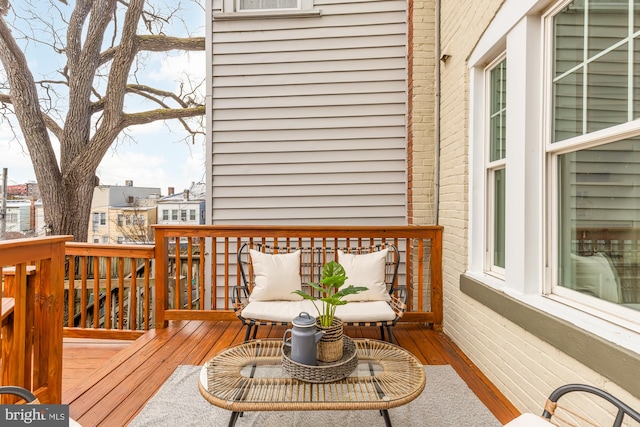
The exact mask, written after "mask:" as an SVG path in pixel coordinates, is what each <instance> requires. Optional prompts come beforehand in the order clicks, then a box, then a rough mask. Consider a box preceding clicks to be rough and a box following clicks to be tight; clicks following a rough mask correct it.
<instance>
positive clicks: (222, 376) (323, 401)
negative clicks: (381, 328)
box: [198, 339, 425, 426]
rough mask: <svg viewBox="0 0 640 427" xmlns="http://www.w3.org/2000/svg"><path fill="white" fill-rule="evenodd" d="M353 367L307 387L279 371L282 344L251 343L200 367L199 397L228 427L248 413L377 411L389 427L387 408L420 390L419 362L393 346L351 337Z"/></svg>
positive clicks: (280, 369) (409, 354) (415, 395)
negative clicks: (223, 415)
mask: <svg viewBox="0 0 640 427" xmlns="http://www.w3.org/2000/svg"><path fill="white" fill-rule="evenodd" d="M353 341H354V342H355V344H356V351H357V354H358V366H357V367H356V369H355V371H354V372H353V373H352V374H351V375H350V376H348V377H346V378H344V379H342V380H338V381H334V382H330V383H310V382H305V381H300V380H297V379H294V378H291V377H289V376H288V375H287V374H286V373H284V372H283V370H282V353H281V349H282V340H253V341H248V342H246V343H243V344H240V345H237V346H235V347H231V348H228V349H226V350H224V351H222V352H220V353H218V354H217V355H216V356H214V357H213V358H212V359H211V360H209V361H208V362H207V363H205V365H204V366H203V368H202V371H201V373H200V381H199V384H198V387H199V389H200V393H202V396H204V398H205V399H206V400H207V401H209V402H210V403H212V404H213V405H216V406H218V407H220V408H224V409H227V410H230V411H232V414H231V418H230V420H229V426H233V425H235V423H236V420H237V419H238V416H239V415H240V414H241V413H242V412H247V411H300V410H306V411H318V410H364V409H370V410H379V411H380V412H381V414H382V415H383V417H384V420H385V424H386V425H387V426H391V420H390V419H389V413H388V409H390V408H394V407H397V406H400V405H404V404H406V403H408V402H411V401H412V400H413V399H415V398H416V397H418V396H419V395H420V393H421V392H422V390H423V389H424V386H425V374H424V369H423V367H422V364H421V363H420V361H419V360H418V359H417V358H416V357H415V356H413V355H412V354H411V353H409V352H408V351H406V350H404V349H403V348H401V347H398V346H396V345H393V344H390V343H387V342H383V341H378V340H370V339H354V340H353Z"/></svg>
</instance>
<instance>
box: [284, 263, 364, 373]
mask: <svg viewBox="0 0 640 427" xmlns="http://www.w3.org/2000/svg"><path fill="white" fill-rule="evenodd" d="M347 279H348V277H347V275H346V272H345V271H344V267H342V265H340V264H339V263H338V262H336V261H329V262H328V263H326V264H325V265H324V267H323V268H322V277H321V279H320V282H319V283H314V282H310V283H308V285H309V286H311V287H312V288H313V289H314V290H315V291H316V292H317V293H318V296H314V295H311V294H308V293H306V292H304V291H302V290H297V291H294V293H296V294H298V295H300V296H301V297H303V298H304V299H308V300H311V301H312V302H313V305H314V307H315V308H316V311H317V312H318V317H317V318H316V327H317V328H318V329H320V330H323V331H324V336H323V337H322V338H321V339H320V342H318V352H317V353H318V354H317V358H318V360H321V361H323V362H333V361H336V360H339V359H340V358H341V357H342V345H343V344H342V330H343V328H342V320H340V319H338V318H337V317H336V308H337V307H338V306H339V305H344V304H346V303H347V301H345V300H343V299H342V298H343V297H345V296H346V295H352V294H357V293H358V292H362V291H366V290H367V289H368V288H366V287H364V286H353V285H348V286H347V287H344V284H345V283H346V281H347Z"/></svg>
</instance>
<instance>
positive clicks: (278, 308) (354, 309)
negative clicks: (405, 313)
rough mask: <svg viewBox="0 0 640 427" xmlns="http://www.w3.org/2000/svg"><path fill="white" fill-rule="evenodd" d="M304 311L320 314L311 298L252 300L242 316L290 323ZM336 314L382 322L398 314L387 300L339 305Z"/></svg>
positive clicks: (349, 318) (356, 319) (343, 317)
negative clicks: (300, 299) (301, 299)
mask: <svg viewBox="0 0 640 427" xmlns="http://www.w3.org/2000/svg"><path fill="white" fill-rule="evenodd" d="M303 311H306V312H307V313H309V314H310V315H312V316H314V317H316V316H317V315H318V312H317V311H316V309H315V307H314V305H313V302H311V301H309V300H303V301H250V302H249V304H247V306H246V307H244V309H243V310H242V317H244V318H245V319H258V320H269V321H273V322H289V323H290V322H291V321H292V320H293V319H294V318H295V317H297V316H298V315H299V314H300V313H301V312H303ZM336 316H337V317H339V318H340V319H342V320H343V321H344V322H382V321H392V320H394V319H395V317H396V314H395V312H394V311H393V309H392V308H391V306H390V305H389V304H388V303H386V302H385V301H362V302H350V303H348V304H345V305H341V306H338V307H337V309H336Z"/></svg>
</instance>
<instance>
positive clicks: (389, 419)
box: [380, 409, 391, 427]
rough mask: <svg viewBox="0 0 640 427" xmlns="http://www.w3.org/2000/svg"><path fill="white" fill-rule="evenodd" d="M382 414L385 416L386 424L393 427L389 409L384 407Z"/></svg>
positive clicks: (387, 426)
mask: <svg viewBox="0 0 640 427" xmlns="http://www.w3.org/2000/svg"><path fill="white" fill-rule="evenodd" d="M380 414H381V415H382V416H383V417H384V425H385V426H386V427H391V418H389V411H388V410H386V409H382V410H381V411H380Z"/></svg>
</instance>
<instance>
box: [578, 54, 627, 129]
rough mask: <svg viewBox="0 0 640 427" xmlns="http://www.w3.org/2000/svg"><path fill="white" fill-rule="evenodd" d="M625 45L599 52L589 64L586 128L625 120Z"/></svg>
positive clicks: (595, 127)
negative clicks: (600, 53)
mask: <svg viewBox="0 0 640 427" xmlns="http://www.w3.org/2000/svg"><path fill="white" fill-rule="evenodd" d="M627 52H628V46H627V44H626V43H624V44H623V45H622V46H621V47H619V48H618V49H616V50H614V51H611V52H609V53H608V54H606V55H603V56H601V57H600V58H598V59H597V60H596V61H593V62H591V63H590V64H589V67H588V75H587V132H593V131H596V130H600V129H604V128H607V127H609V126H613V125H616V124H619V123H624V122H626V121H627V111H628V110H629V108H628V105H627V99H628V90H627V87H628V83H627V82H628V77H627V75H628V73H627Z"/></svg>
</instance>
